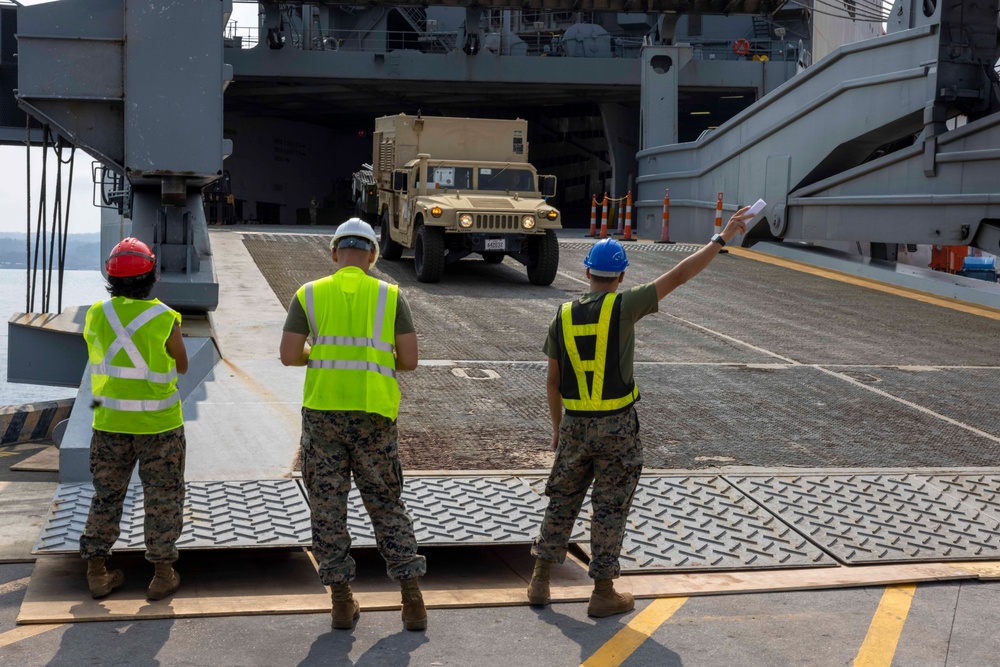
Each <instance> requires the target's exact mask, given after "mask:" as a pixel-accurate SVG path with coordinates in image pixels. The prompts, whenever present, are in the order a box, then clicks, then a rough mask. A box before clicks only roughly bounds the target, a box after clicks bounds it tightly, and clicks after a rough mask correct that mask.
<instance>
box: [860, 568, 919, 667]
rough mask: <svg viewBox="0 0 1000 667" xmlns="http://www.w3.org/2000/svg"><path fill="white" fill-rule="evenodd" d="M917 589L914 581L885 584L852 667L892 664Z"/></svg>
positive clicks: (886, 665)
mask: <svg viewBox="0 0 1000 667" xmlns="http://www.w3.org/2000/svg"><path fill="white" fill-rule="evenodd" d="M916 590H917V585H916V584H900V585H898V586H886V588H885V592H884V593H882V600H881V601H880V602H879V603H878V609H876V610H875V617H874V618H872V622H871V625H869V626H868V634H867V635H866V636H865V640H864V641H863V642H862V643H861V648H860V649H859V650H858V655H857V657H856V658H854V667H889V665H891V664H892V658H893V656H894V655H895V654H896V644H897V643H899V635H900V634H901V633H902V632H903V624H904V623H906V615H907V614H909V613H910V603H912V602H913V594H914V593H915V592H916Z"/></svg>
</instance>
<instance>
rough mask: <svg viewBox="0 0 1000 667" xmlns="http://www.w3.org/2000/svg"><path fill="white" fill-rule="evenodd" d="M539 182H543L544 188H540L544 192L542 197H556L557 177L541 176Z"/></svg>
mask: <svg viewBox="0 0 1000 667" xmlns="http://www.w3.org/2000/svg"><path fill="white" fill-rule="evenodd" d="M538 180H539V181H541V185H542V187H541V188H539V189H540V190H541V192H542V196H543V197H545V198H546V199H547V198H549V197H555V196H556V177H555V176H539V177H538Z"/></svg>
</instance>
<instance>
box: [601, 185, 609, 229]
mask: <svg viewBox="0 0 1000 667" xmlns="http://www.w3.org/2000/svg"><path fill="white" fill-rule="evenodd" d="M609 208H611V202H609V201H608V193H607V192H605V193H604V199H603V200H602V201H601V238H602V239H606V238H608V209H609Z"/></svg>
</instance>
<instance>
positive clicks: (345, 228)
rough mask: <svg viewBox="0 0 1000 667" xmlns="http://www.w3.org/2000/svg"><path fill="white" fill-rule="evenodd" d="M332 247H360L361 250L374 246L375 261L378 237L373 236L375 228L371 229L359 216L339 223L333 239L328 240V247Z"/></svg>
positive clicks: (376, 259) (377, 251)
mask: <svg viewBox="0 0 1000 667" xmlns="http://www.w3.org/2000/svg"><path fill="white" fill-rule="evenodd" d="M359 241H360V242H359ZM334 248H360V249H362V250H371V249H372V248H374V249H375V262H377V261H378V256H379V247H378V237H377V236H375V230H374V229H372V226H371V225H369V224H368V223H367V222H365V221H364V220H362V219H361V218H351V219H349V220H345V221H344V222H342V223H340V225H339V226H338V227H337V231H336V232H334V234H333V240H332V241H330V249H331V250H332V249H334ZM375 262H372V264H374V263H375Z"/></svg>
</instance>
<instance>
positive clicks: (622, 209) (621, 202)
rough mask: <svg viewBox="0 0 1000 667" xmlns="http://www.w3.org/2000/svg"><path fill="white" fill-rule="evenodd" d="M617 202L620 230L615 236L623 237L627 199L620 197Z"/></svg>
mask: <svg viewBox="0 0 1000 667" xmlns="http://www.w3.org/2000/svg"><path fill="white" fill-rule="evenodd" d="M615 201H617V202H618V229H616V230H615V234H617V235H618V236H621V235H622V234H623V233H624V232H625V197H619V198H618V199H616V200H615Z"/></svg>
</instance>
